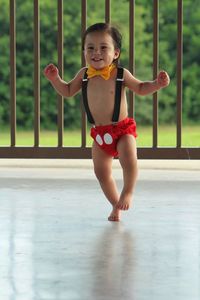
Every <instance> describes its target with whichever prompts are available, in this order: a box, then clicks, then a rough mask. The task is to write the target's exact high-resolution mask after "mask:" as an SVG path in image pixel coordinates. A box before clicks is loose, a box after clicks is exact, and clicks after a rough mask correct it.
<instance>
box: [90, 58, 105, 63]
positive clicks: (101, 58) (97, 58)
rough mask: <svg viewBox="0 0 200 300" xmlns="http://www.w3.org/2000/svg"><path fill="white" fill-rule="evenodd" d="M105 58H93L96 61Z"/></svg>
mask: <svg viewBox="0 0 200 300" xmlns="http://www.w3.org/2000/svg"><path fill="white" fill-rule="evenodd" d="M101 60H103V59H102V58H93V59H92V61H95V62H98V61H101Z"/></svg>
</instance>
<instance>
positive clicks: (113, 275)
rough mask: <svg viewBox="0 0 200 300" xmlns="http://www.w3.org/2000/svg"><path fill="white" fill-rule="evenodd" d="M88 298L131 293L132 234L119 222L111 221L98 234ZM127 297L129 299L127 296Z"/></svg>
mask: <svg viewBox="0 0 200 300" xmlns="http://www.w3.org/2000/svg"><path fill="white" fill-rule="evenodd" d="M93 251H94V253H96V258H95V259H94V265H93V268H92V274H91V275H92V278H91V279H92V289H91V292H92V294H91V299H97V300H103V299H125V297H126V294H127V293H128V295H129V297H130V296H131V290H132V289H133V284H134V283H133V281H132V273H133V270H134V237H133V234H132V232H131V231H129V230H126V229H125V228H124V226H123V224H122V223H113V224H111V226H110V227H107V228H106V229H105V230H104V231H103V233H102V234H101V235H100V236H99V237H98V239H97V243H96V245H95V248H94V250H93ZM129 299H130V298H129Z"/></svg>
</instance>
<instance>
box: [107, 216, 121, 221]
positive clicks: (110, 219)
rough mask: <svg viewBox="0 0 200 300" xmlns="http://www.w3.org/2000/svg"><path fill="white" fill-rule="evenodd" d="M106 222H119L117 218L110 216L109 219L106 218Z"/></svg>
mask: <svg viewBox="0 0 200 300" xmlns="http://www.w3.org/2000/svg"><path fill="white" fill-rule="evenodd" d="M108 221H112V222H119V217H117V216H110V217H108Z"/></svg>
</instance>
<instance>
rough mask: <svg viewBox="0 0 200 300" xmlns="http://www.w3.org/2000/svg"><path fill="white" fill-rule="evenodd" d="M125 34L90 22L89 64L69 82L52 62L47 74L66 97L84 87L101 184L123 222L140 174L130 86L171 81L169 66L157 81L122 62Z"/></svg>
mask: <svg viewBox="0 0 200 300" xmlns="http://www.w3.org/2000/svg"><path fill="white" fill-rule="evenodd" d="M121 39H122V38H121V34H120V33H119V31H118V30H117V29H116V28H115V27H113V26H111V25H110V24H107V23H97V24H94V25H92V26H90V27H89V28H88V29H87V30H86V32H85V34H84V36H83V51H84V56H85V60H86V63H87V67H83V68H81V69H80V70H79V71H78V73H77V74H76V75H75V77H74V78H73V79H72V80H71V81H70V82H65V81H64V80H63V79H62V78H60V76H59V72H58V69H57V67H56V66H55V65H53V64H49V65H48V66H47V67H46V68H45V70H44V74H45V76H46V77H47V79H48V80H49V81H50V82H51V84H52V86H53V87H54V88H55V90H56V91H57V92H58V93H59V94H60V95H61V96H63V97H66V98H68V97H72V96H74V95H75V94H76V93H78V92H79V91H80V90H81V89H82V94H83V103H84V106H85V110H86V113H87V117H88V121H89V122H90V123H91V124H92V127H91V137H92V138H93V140H94V141H93V146H92V159H93V164H94V172H95V174H96V177H97V179H98V181H99V183H100V186H101V188H102V190H103V192H104V194H105V196H106V198H107V199H108V201H109V202H110V203H111V205H112V211H111V214H110V215H109V217H108V220H109V221H119V220H120V213H121V210H128V209H129V207H130V205H131V202H132V198H133V191H134V188H135V184H136V179H137V172H138V168H137V150H136V137H137V133H136V122H135V120H134V119H133V118H129V117H128V109H127V99H126V91H125V89H126V88H128V89H130V90H132V91H133V92H135V93H136V94H138V95H148V94H152V93H154V92H156V91H158V90H159V89H161V88H164V87H166V86H168V84H169V82H170V79H169V76H168V74H167V73H166V72H165V71H161V72H159V74H158V76H157V78H156V79H155V80H153V81H141V80H139V79H137V78H135V77H134V76H133V75H132V74H131V73H130V72H129V71H128V70H127V69H125V68H122V67H119V66H118V60H119V57H120V52H121ZM114 157H118V158H119V162H120V164H121V167H122V170H123V188H122V191H121V193H120V194H119V192H118V190H117V186H116V182H115V180H114V178H113V176H112V161H113V158H114Z"/></svg>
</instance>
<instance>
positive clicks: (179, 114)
mask: <svg viewBox="0 0 200 300" xmlns="http://www.w3.org/2000/svg"><path fill="white" fill-rule="evenodd" d="M182 61H183V1H182V0H178V2H177V121H176V130H177V134H176V139H177V140H176V146H177V147H178V148H180V147H181V144H182Z"/></svg>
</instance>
